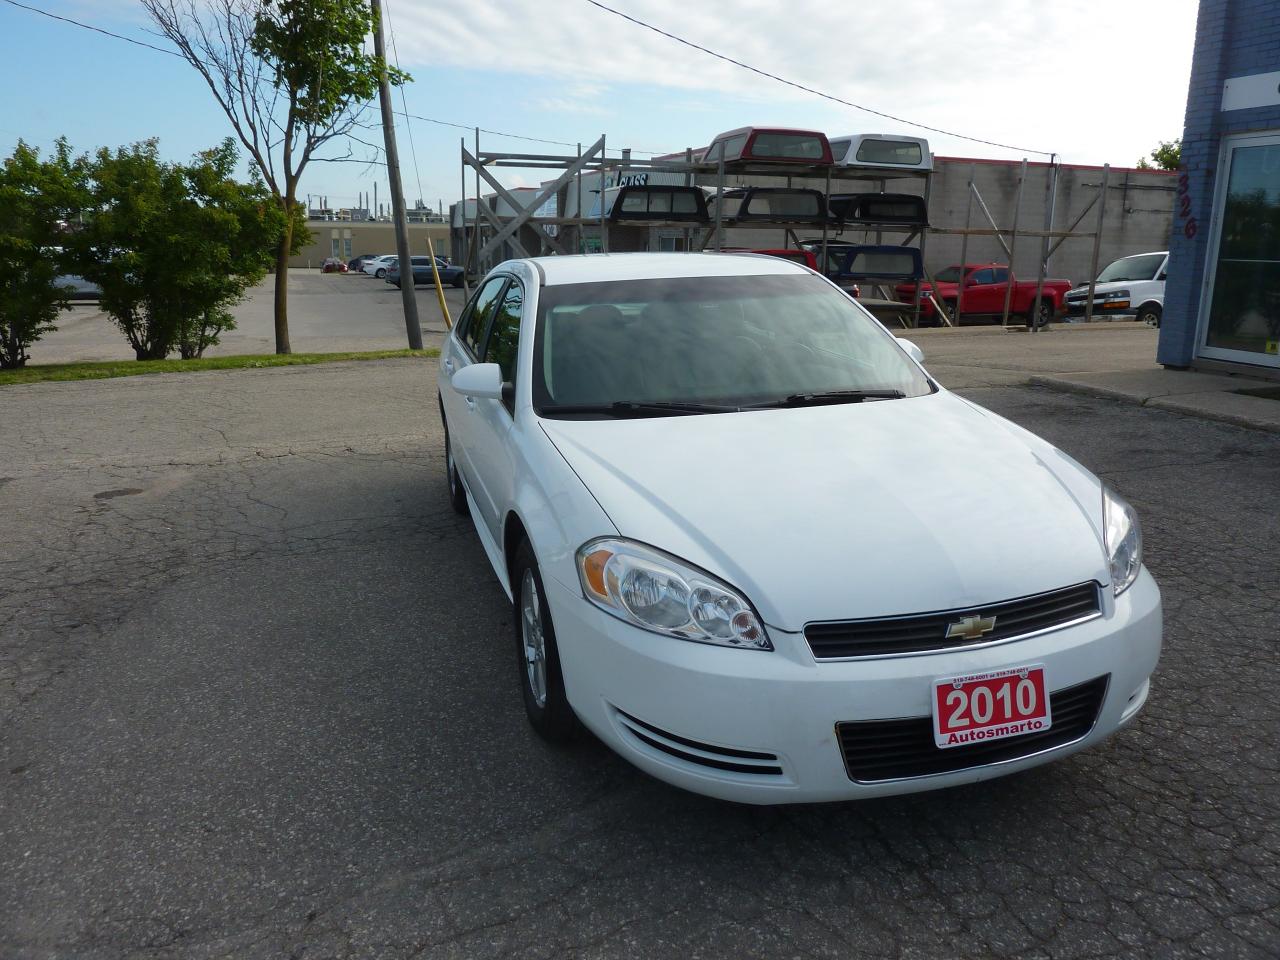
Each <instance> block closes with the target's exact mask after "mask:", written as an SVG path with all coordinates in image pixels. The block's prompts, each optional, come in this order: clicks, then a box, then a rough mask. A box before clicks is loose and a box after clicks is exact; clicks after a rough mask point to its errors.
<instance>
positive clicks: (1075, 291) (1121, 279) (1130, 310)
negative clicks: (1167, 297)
mask: <svg viewBox="0 0 1280 960" xmlns="http://www.w3.org/2000/svg"><path fill="white" fill-rule="evenodd" d="M1168 267H1169V251H1167V250H1160V251H1157V252H1155V253H1136V254H1134V255H1133V256H1131V257H1121V258H1120V259H1119V260H1116V261H1114V262H1112V263H1109V264H1108V265H1107V268H1106V269H1105V270H1103V271H1102V272H1101V273H1100V274H1098V280H1097V283H1096V284H1095V285H1094V288H1093V315H1094V316H1095V317H1100V316H1103V315H1107V316H1134V317H1137V318H1138V319H1139V320H1142V321H1143V322H1145V323H1149V324H1151V325H1152V326H1153V327H1158V326H1160V314H1161V313H1162V312H1163V311H1164V276H1165V271H1166V270H1167V269H1168ZM1088 299H1089V285H1088V284H1087V283H1085V284H1081V285H1080V286H1078V287H1072V288H1071V289H1070V290H1068V291H1067V294H1066V296H1065V297H1064V298H1063V305H1064V306H1065V307H1066V310H1067V315H1066V320H1067V321H1068V322H1070V321H1073V320H1077V321H1078V320H1083V319H1084V314H1085V303H1086V301H1087V300H1088Z"/></svg>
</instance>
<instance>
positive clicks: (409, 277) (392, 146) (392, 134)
mask: <svg viewBox="0 0 1280 960" xmlns="http://www.w3.org/2000/svg"><path fill="white" fill-rule="evenodd" d="M370 4H371V5H372V8H373V51H374V53H375V55H376V56H377V58H378V62H379V63H381V64H382V68H381V71H382V77H381V82H380V83H379V84H378V100H379V101H380V102H381V104H382V140H383V144H384V146H385V147H386V151H387V179H389V180H390V181H391V211H392V216H393V217H394V219H395V224H396V256H397V259H399V261H400V302H401V303H402V304H403V305H404V329H405V333H406V334H407V335H408V338H409V349H410V350H421V349H422V326H421V324H419V323H418V299H417V296H416V295H415V294H414V289H413V260H412V259H411V258H410V252H409V221H408V219H407V218H406V217H405V209H404V190H403V189H402V188H401V185H400V154H399V151H397V150H396V120H395V114H394V113H392V111H391V79H390V78H389V77H388V76H387V51H386V49H385V47H384V45H383V39H382V0H370Z"/></svg>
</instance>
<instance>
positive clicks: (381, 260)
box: [361, 253, 396, 280]
mask: <svg viewBox="0 0 1280 960" xmlns="http://www.w3.org/2000/svg"><path fill="white" fill-rule="evenodd" d="M395 259H396V255H395V254H394V253H384V254H381V255H379V256H376V257H372V258H370V259H368V260H366V261H365V263H364V266H363V267H362V268H361V269H362V270H363V271H364V272H365V273H367V274H368V275H369V276H371V277H377V278H378V279H379V280H382V279H385V278H386V276H387V267H388V266H389V265H390V264H391V262H392V261H393V260H395Z"/></svg>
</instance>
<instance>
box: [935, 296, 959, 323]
mask: <svg viewBox="0 0 1280 960" xmlns="http://www.w3.org/2000/svg"><path fill="white" fill-rule="evenodd" d="M942 307H943V309H944V310H946V311H947V316H948V317H950V318H951V322H952V323H953V324H955V325H956V326H957V327H958V326H960V318H959V317H957V316H956V302H955V301H954V300H943V301H942ZM938 326H940V327H941V326H945V324H944V323H943V322H942V318H941V317H939V318H938Z"/></svg>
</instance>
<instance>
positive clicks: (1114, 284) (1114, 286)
mask: <svg viewBox="0 0 1280 960" xmlns="http://www.w3.org/2000/svg"><path fill="white" fill-rule="evenodd" d="M1149 282H1150V281H1149V280H1112V281H1108V282H1107V283H1095V284H1094V285H1093V295H1094V296H1095V297H1096V296H1100V295H1101V294H1104V293H1112V292H1114V291H1116V290H1127V289H1129V287H1130V286H1132V285H1133V284H1135V283H1149ZM1067 293H1070V294H1080V296H1082V297H1087V296H1088V295H1089V285H1088V284H1087V283H1082V284H1080V285H1079V286H1075V287H1072V288H1071V289H1070V290H1068V291H1067Z"/></svg>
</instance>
